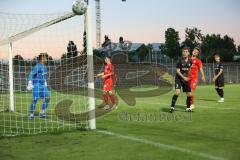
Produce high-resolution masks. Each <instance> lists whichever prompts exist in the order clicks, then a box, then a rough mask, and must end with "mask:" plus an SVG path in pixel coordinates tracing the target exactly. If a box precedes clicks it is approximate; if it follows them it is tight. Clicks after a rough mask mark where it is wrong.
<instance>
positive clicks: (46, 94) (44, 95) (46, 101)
mask: <svg viewBox="0 0 240 160" xmlns="http://www.w3.org/2000/svg"><path fill="white" fill-rule="evenodd" d="M40 96H41V98H43V104H42V108H41V112H40V114H39V116H40V118H46V117H47V115H46V109H47V107H48V104H49V102H50V92H49V90H48V88H47V87H46V86H45V87H43V89H42V90H41V92H40Z"/></svg>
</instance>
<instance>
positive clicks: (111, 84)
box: [103, 81, 113, 92]
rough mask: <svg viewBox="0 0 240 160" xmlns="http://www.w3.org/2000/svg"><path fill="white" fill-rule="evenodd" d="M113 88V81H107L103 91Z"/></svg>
mask: <svg viewBox="0 0 240 160" xmlns="http://www.w3.org/2000/svg"><path fill="white" fill-rule="evenodd" d="M112 90H113V82H112V81H105V82H104V85H103V91H105V92H108V91H112Z"/></svg>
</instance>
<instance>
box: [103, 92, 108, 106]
mask: <svg viewBox="0 0 240 160" xmlns="http://www.w3.org/2000/svg"><path fill="white" fill-rule="evenodd" d="M103 101H104V102H105V105H108V95H107V94H106V93H104V94H103Z"/></svg>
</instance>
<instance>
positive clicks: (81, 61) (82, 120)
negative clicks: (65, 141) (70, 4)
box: [0, 13, 88, 135]
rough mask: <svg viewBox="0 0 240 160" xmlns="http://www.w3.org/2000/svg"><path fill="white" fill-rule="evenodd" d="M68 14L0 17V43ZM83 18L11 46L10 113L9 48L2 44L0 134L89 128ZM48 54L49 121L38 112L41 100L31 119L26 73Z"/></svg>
mask: <svg viewBox="0 0 240 160" xmlns="http://www.w3.org/2000/svg"><path fill="white" fill-rule="evenodd" d="M66 14H68V13H54V14H34V15H27V14H9V13H0V37H1V38H0V41H1V42H3V41H5V40H6V39H9V37H14V36H16V35H18V34H19V33H23V32H26V33H27V31H29V30H31V29H32V28H36V27H38V26H41V25H42V24H44V23H46V22H50V21H53V20H54V19H61V17H63V16H65V15H66ZM83 23H84V20H83V17H79V16H76V17H73V18H71V19H66V20H64V21H61V22H60V23H56V24H54V25H52V26H49V27H44V28H43V29H41V30H40V31H38V32H34V33H33V34H25V35H24V36H23V37H21V39H18V40H17V41H14V42H13V57H14V58H13V81H14V85H13V86H14V111H13V112H11V111H10V109H9V103H10V97H9V92H10V91H9V66H8V60H9V59H8V45H7V44H2V45H1V46H0V105H1V108H0V134H1V135H19V134H37V133H45V132H56V131H62V130H71V129H76V128H87V126H88V114H87V113H88V98H87V57H86V53H84V52H83V51H82V49H83V47H82V44H83V42H82V39H83V33H84V32H83V30H84V27H83V26H84V24H83ZM40 53H44V54H47V59H48V63H47V64H46V67H47V71H48V75H47V77H48V78H47V87H48V88H49V90H50V102H49V105H48V108H47V110H46V113H47V118H40V117H39V113H40V109H41V105H42V104H43V101H44V99H40V100H39V101H38V102H37V105H36V110H35V112H34V114H35V117H34V119H29V110H30V105H31V103H32V101H33V95H32V94H33V93H32V91H28V90H27V84H28V75H29V73H30V72H31V71H32V69H33V67H34V66H35V65H36V64H37V63H38V59H37V56H38V55H39V54H40Z"/></svg>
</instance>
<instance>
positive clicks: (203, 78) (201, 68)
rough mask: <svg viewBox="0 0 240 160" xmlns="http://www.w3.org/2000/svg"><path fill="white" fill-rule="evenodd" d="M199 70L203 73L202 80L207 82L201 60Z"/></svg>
mask: <svg viewBox="0 0 240 160" xmlns="http://www.w3.org/2000/svg"><path fill="white" fill-rule="evenodd" d="M199 70H200V73H201V77H202V81H203V82H205V75H204V71H203V65H202V62H201V61H200V62H199Z"/></svg>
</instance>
